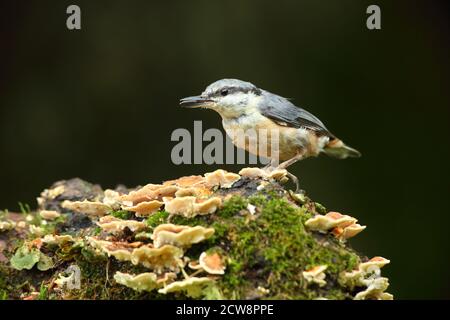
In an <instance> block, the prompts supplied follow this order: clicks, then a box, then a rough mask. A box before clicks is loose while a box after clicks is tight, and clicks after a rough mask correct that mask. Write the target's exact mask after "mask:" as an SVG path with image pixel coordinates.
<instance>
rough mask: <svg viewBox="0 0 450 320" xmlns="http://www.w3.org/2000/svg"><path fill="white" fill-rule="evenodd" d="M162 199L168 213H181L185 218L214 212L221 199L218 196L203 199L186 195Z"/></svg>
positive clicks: (220, 203)
mask: <svg viewBox="0 0 450 320" xmlns="http://www.w3.org/2000/svg"><path fill="white" fill-rule="evenodd" d="M164 200H165V201H164V202H165V207H164V208H165V210H166V211H167V212H168V213H170V214H178V215H182V216H184V217H186V218H193V217H195V216H197V215H206V214H211V213H214V212H215V211H216V210H217V209H218V208H219V207H220V206H221V205H222V199H221V198H219V197H211V198H209V199H206V200H204V199H198V198H196V197H191V196H187V197H181V198H173V199H164Z"/></svg>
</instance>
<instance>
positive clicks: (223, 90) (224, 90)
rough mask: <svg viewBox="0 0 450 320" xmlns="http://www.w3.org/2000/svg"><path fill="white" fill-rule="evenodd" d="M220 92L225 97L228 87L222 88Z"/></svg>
mask: <svg viewBox="0 0 450 320" xmlns="http://www.w3.org/2000/svg"><path fill="white" fill-rule="evenodd" d="M220 94H221V95H222V96H224V97H225V96H226V95H227V94H228V89H222V90H221V91H220Z"/></svg>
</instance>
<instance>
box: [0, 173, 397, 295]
mask: <svg viewBox="0 0 450 320" xmlns="http://www.w3.org/2000/svg"><path fill="white" fill-rule="evenodd" d="M219 176H220V178H217V177H219ZM217 177H216V176H213V177H212V178H211V177H209V178H207V179H206V178H204V177H199V176H197V177H196V178H193V177H185V178H183V179H184V180H183V179H178V180H174V181H175V182H173V181H172V182H169V183H167V184H164V185H160V186H161V187H163V189H161V188H160V187H157V186H158V185H147V186H145V187H144V188H141V189H139V188H137V189H135V190H128V189H126V188H125V187H123V186H122V187H120V188H118V189H117V190H116V193H115V194H117V197H118V198H117V203H116V204H114V203H113V204H112V205H111V210H110V211H109V212H108V213H107V216H112V217H114V218H109V219H108V222H110V221H113V222H114V223H116V224H117V221H118V225H119V226H120V221H121V220H120V219H123V220H134V221H141V222H145V226H146V228H145V230H139V231H135V232H132V231H131V230H130V229H129V228H128V227H124V228H123V229H120V228H119V229H117V230H119V231H117V230H116V229H114V230H116V231H115V232H114V233H111V232H106V231H105V230H104V229H102V224H100V223H98V221H99V217H96V216H95V215H92V214H89V215H88V214H84V213H83V212H76V211H71V210H67V209H65V208H64V205H63V202H64V201H72V202H75V201H85V200H87V201H88V202H90V203H92V204H94V203H95V202H102V201H104V199H105V196H104V192H103V190H102V189H101V188H100V187H99V186H95V185H92V184H90V183H87V182H85V181H82V180H80V179H72V180H68V181H60V182H58V183H55V184H54V185H53V186H52V187H50V188H49V189H47V190H45V191H44V192H43V193H41V196H40V197H39V198H38V208H37V209H36V210H35V211H31V210H30V211H28V210H23V211H24V212H22V213H11V212H2V213H1V216H0V221H3V222H8V221H9V222H11V223H12V224H14V227H8V229H6V228H5V230H2V231H1V232H0V298H2V299H186V298H201V299H353V298H354V297H356V296H357V295H358V293H360V295H359V296H358V297H360V298H365V299H370V298H372V299H388V298H391V296H390V295H389V294H387V293H385V292H384V291H385V289H386V287H387V285H388V283H387V279H386V278H382V277H381V276H380V273H379V268H380V267H381V266H383V265H384V264H386V263H387V262H383V263H384V264H383V263H382V262H380V260H377V259H375V260H369V259H367V258H366V257H364V256H363V255H361V254H359V253H358V252H356V251H355V250H353V249H352V248H351V247H350V245H349V244H348V242H347V241H345V239H343V238H342V237H339V235H342V234H343V230H345V228H346V227H348V225H349V223H348V219H347V220H345V219H344V220H345V221H347V222H346V223H345V224H344V223H342V224H340V225H337V224H336V225H333V229H330V230H326V229H324V230H319V231H322V232H318V231H317V230H316V231H312V230H309V229H308V228H307V227H306V226H305V224H306V222H307V221H311V219H312V218H314V217H317V216H318V215H323V217H329V219H335V220H332V222H333V221H337V220H336V219H337V218H341V217H342V216H340V215H339V216H337V218H336V213H333V214H331V215H330V214H328V215H326V216H325V215H324V214H325V213H326V212H327V210H326V209H325V208H324V207H323V206H322V205H320V204H318V203H316V202H314V201H312V200H311V199H309V198H308V197H307V196H306V195H304V194H294V193H293V192H291V191H288V190H286V189H285V188H284V186H283V184H282V183H280V181H277V180H275V179H272V178H270V179H269V178H267V177H258V176H256V177H255V176H252V177H248V176H244V175H241V176H238V175H228V176H227V175H224V172H220V175H217ZM278 178H280V179H281V180H283V179H282V178H283V177H278ZM221 179H222V180H221ZM280 179H278V180H280ZM225 180H226V182H227V183H224V181H225ZM167 186H176V188H173V190H172V191H173V192H172V191H170V192H172V193H173V194H167V192H169V191H168V190H169V189H170V188H167ZM224 186H226V187H224ZM158 188H159V189H158ZM136 190H138V191H139V190H140V191H139V192H135V193H129V192H130V191H136ZM161 190H164V191H161ZM161 192H166V194H161ZM177 192H178V193H177ZM127 194H129V195H132V196H128V198H126V197H124V195H127ZM141 194H144V195H146V198H145V197H144V198H142V199H141V198H139V196H140V195H141ZM150 195H151V197H153V198H154V199H153V200H155V199H157V200H158V201H161V202H164V204H165V206H167V208H178V207H179V206H178V205H177V206H178V207H176V206H173V205H172V206H168V205H167V204H168V203H169V202H170V201H173V200H174V199H176V198H182V197H186V196H191V197H192V196H194V197H196V198H195V199H194V204H195V205H196V206H195V208H197V209H195V210H198V211H195V210H194V209H192V204H191V207H189V208H187V207H186V208H187V209H189V210H190V211H189V210H187V209H186V208H185V207H183V208H182V207H179V208H178V209H177V210H180V212H181V211H183V210H184V211H183V212H182V213H183V214H177V212H167V211H166V210H165V208H164V206H162V207H161V208H160V209H159V210H157V211H155V212H152V213H150V214H148V215H147V216H145V217H139V216H137V215H136V213H135V212H130V211H127V210H123V208H124V207H125V208H126V207H127V206H129V205H130V203H128V202H126V201H125V200H124V201H122V202H121V200H120V199H130V198H133V199H134V204H136V203H138V202H143V201H148V200H152V199H150V198H151V197H150ZM121 197H122V198H121ZM212 198H217V199H218V200H217V201H218V202H217V201H216V202H214V204H213V203H212V202H211V204H210V205H209V204H208V205H207V206H206V205H205V203H207V202H208V199H212ZM136 199H138V200H136ZM110 200H111V199H109V201H110ZM132 202H133V201H132ZM109 203H110V202H109ZM217 203H220V205H219V206H218V207H217V208H216V207H215V205H217ZM40 210H55V211H57V212H60V213H61V216H60V217H58V218H56V219H54V220H44V219H43V218H42V217H41V216H40V214H39V212H40ZM171 210H174V209H171ZM169 211H170V210H169ZM211 211H212V212H211ZM90 212H91V213H92V212H93V211H92V210H91V211H90ZM94 212H95V210H94ZM345 217H347V216H345ZM344 220H343V221H344ZM355 220H356V219H355ZM165 224H166V225H168V227H164V228H160V229H167V230H164V231H161V235H159V236H161V237H162V235H163V233H164V232H169V233H170V232H172V235H170V237H169V236H167V235H166V238H164V239H166V240H164V239H162V238H161V239H162V240H161V239H159V240H161V241H160V242H161V243H160V244H159V245H156V244H157V243H158V242H157V241H156V240H155V239H156V237H158V235H157V234H155V233H154V232H153V231H154V229H155V228H156V227H158V226H161V225H165ZM128 225H129V223H128ZM353 225H354V223H353ZM5 226H6V224H5ZM179 226H187V227H195V226H201V227H204V228H203V229H202V230H210V229H211V228H212V229H214V233H213V234H212V235H209V233H208V235H207V236H203V238H202V237H199V236H198V235H197V237H196V239H197V240H195V241H194V240H189V239H193V238H192V237H191V236H190V234H189V232H191V231H192V232H191V233H192V234H194V233H195V232H197V230H200V229H195V230H194V229H193V228H191V229H189V228H187V227H179ZM103 228H104V226H103ZM187 229H189V232H188V231H186V232H187V233H186V236H185V237H184V238H183V239H188V240H183V241H188V242H187V243H186V244H183V245H180V244H179V243H178V244H177V243H172V244H171V243H164V241H169V240H167V239H173V238H174V237H175V236H176V233H177V232H178V233H179V232H181V231H182V230H187ZM108 230H109V229H108ZM205 234H206V233H205ZM62 235H65V236H66V237H61V236H62ZM69 236H70V237H69ZM190 237H191V238H190ZM163 240H164V241H163ZM170 241H172V240H170ZM189 241H192V242H190V243H189ZM196 241H197V242H196ZM93 242H95V243H97V244H98V245H99V246H100V249H99V247H95V246H92V243H93ZM164 245H166V246H172V245H173V246H175V247H176V246H177V245H178V246H180V247H181V251H182V257H179V258H177V257H175V256H174V257H173V259H174V261H177V265H171V266H170V267H168V265H165V266H164V267H161V268H156V267H155V268H153V267H154V266H153V265H152V263H153V262H148V263H147V264H142V263H141V262H142V261H137V260H136V259H135V258H136V254H137V251H135V250H137V249H139V248H141V251H142V248H144V247H145V248H144V249H145V250H147V251H146V252H157V251H158V250H159V249H158V247H161V248H162V246H164ZM101 246H104V247H101ZM173 246H172V247H173ZM102 249H103V251H102ZM119 249H120V250H122V251H121V254H120V255H119V254H118V251H117V250H119ZM152 250H153V251H152ZM105 252H106V253H108V254H106V253H105ZM111 252H112V254H111ZM158 252H159V251H158ZM171 252H175V251H173V250H172V251H171ZM176 252H178V251H176ZM30 253H32V254H31V255H30ZM141 253H142V252H141ZM202 253H203V257H208V255H209V257H210V260H209V261H208V260H206V259H205V261H199V257H200V256H202ZM152 254H153V253H152ZM147 258H148V257H147ZM169 258H170V257H169ZM170 259H171V258H170ZM177 259H178V260H177ZM41 261H42V262H43V263H41ZM136 261H137V262H136ZM148 261H154V260H148ZM385 261H387V260H385ZM135 262H136V263H135ZM39 263H41V265H40V266H41V267H39V266H38V264H39ZM202 263H203V265H202ZM205 263H210V265H209V266H207V267H206V266H205ZM364 263H366V264H364ZM73 266H76V268H78V269H79V270H80V275H79V280H80V283H79V287H70V288H69V287H68V286H67V285H65V282H68V281H71V280H73V279H71V278H70V277H72V276H73V274H69V273H70V272H69V273H68V271H67V270H68V268H69V270H70V267H73ZM361 266H363V267H364V268H362V267H361ZM214 268H216V269H217V268H218V270H219V271H220V270H221V268H224V272H222V273H223V274H222V273H221V272H216V274H214V272H213V271H214V270H215V269H214ZM28 269H29V270H28ZM363 269H364V270H363ZM124 274H126V275H124ZM138 275H140V276H138ZM380 279H381V280H380ZM116 280H118V281H116ZM375 280H376V281H375ZM133 281H136V282H133ZM118 282H121V283H118ZM124 284H125V285H124ZM127 285H128V286H127Z"/></svg>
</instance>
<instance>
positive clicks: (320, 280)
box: [302, 265, 328, 287]
mask: <svg viewBox="0 0 450 320" xmlns="http://www.w3.org/2000/svg"><path fill="white" fill-rule="evenodd" d="M327 268H328V266H326V265H320V266H315V267H313V268H311V269H309V270H306V271H303V272H302V274H303V277H304V278H305V280H306V281H307V282H308V283H315V284H318V285H319V287H323V286H324V285H326V284H327V282H326V281H325V277H326V275H325V270H326V269H327Z"/></svg>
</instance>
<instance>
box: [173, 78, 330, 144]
mask: <svg viewBox="0 0 450 320" xmlns="http://www.w3.org/2000/svg"><path fill="white" fill-rule="evenodd" d="M180 105H181V106H183V107H188V108H208V109H212V110H215V111H217V112H218V113H219V114H220V115H221V116H222V118H238V117H241V116H243V115H245V114H247V113H249V112H254V111H255V110H256V111H257V112H259V113H261V114H262V115H264V116H266V117H267V118H269V119H271V120H272V121H274V122H276V123H278V124H279V125H282V126H288V127H294V128H307V129H310V130H314V131H316V132H318V133H320V134H326V135H330V136H333V135H332V134H331V133H330V132H329V131H328V130H327V129H326V127H325V125H324V124H323V123H322V122H321V121H320V120H319V119H318V118H317V117H315V116H314V115H312V114H311V113H309V112H308V111H306V110H304V109H302V108H299V107H296V106H295V105H294V104H292V103H291V102H290V101H289V100H288V99H286V98H283V97H281V96H278V95H276V94H273V93H270V92H268V91H266V90H262V89H259V88H258V87H256V86H255V85H254V84H252V83H250V82H246V81H242V80H237V79H222V80H218V81H216V82H213V83H212V84H210V85H209V86H208V87H207V88H206V89H205V91H203V93H202V94H201V95H199V96H193V97H187V98H183V99H181V100H180Z"/></svg>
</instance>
